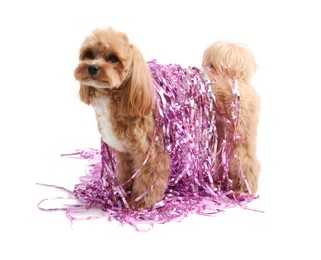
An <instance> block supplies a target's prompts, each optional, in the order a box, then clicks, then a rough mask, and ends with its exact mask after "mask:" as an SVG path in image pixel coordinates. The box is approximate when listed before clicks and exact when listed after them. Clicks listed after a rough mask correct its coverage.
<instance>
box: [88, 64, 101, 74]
mask: <svg viewBox="0 0 321 260" xmlns="http://www.w3.org/2000/svg"><path fill="white" fill-rule="evenodd" d="M99 70H100V68H99V67H98V66H97V65H89V66H88V73H89V74H90V75H96V74H97V72H98V71H99Z"/></svg>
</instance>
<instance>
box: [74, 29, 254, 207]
mask: <svg viewBox="0 0 321 260" xmlns="http://www.w3.org/2000/svg"><path fill="white" fill-rule="evenodd" d="M79 60H80V62H79V64H78V66H77V68H76V69H75V77H76V79H77V80H78V81H79V82H80V91H79V95H80V99H81V100H82V101H83V102H84V103H86V104H90V105H91V106H92V107H93V108H94V109H95V112H96V118H97V122H98V128H99V131H100V133H101V135H102V138H103V140H104V141H105V142H106V143H107V144H108V145H109V146H111V147H113V148H114V150H115V151H116V156H117V169H116V170H117V177H118V180H119V182H120V183H126V181H127V180H129V179H130V177H131V176H132V174H133V172H135V171H136V170H137V169H138V168H139V167H141V166H142V164H143V162H144V160H145V158H146V154H147V153H148V152H149V157H148V161H147V162H146V164H144V165H143V167H142V168H141V171H140V173H139V174H138V175H137V176H136V177H135V178H134V180H133V181H131V182H129V183H127V184H126V186H125V188H126V189H127V190H130V191H131V204H132V206H133V207H138V208H151V207H153V206H154V205H155V204H156V203H157V202H159V201H160V200H162V198H163V196H164V192H165V190H166V188H167V184H168V178H169V175H170V158H169V155H168V154H166V153H164V149H163V141H162V140H161V138H159V139H157V141H156V142H155V143H154V144H153V145H152V148H151V149H150V147H151V142H152V140H153V135H154V128H155V127H154V125H155V122H154V119H155V106H156V102H155V91H154V89H153V85H152V79H151V75H150V72H149V69H148V67H147V64H146V62H145V60H144V58H143V56H142V54H141V53H140V51H139V50H138V49H137V48H136V47H135V46H134V45H133V44H131V43H130V42H129V40H128V38H127V36H126V35H125V34H124V33H121V32H118V31H115V30H114V29H112V28H108V29H96V30H94V31H93V32H92V34H91V35H90V36H88V37H87V38H86V39H85V40H84V42H83V44H82V47H81V49H80V57H79ZM203 66H204V67H207V68H211V69H212V72H213V73H208V76H209V77H210V78H212V79H213V77H214V76H213V75H215V83H213V90H214V91H215V94H216V95H217V97H218V98H219V99H220V100H221V101H222V102H223V106H224V109H225V110H226V111H229V110H230V108H229V105H230V104H231V99H232V93H231V88H230V86H228V83H227V82H226V80H224V77H225V76H228V77H230V78H231V77H235V78H237V79H238V81H239V90H240V93H241V97H242V98H241V111H240V119H239V125H238V128H239V129H238V131H239V132H240V133H242V136H244V137H245V140H244V142H241V143H239V144H235V153H236V155H237V156H238V158H239V159H240V161H241V163H242V165H243V169H244V174H245V177H246V178H247V180H248V183H249V186H250V190H251V192H252V193H255V192H256V191H257V183H258V174H259V163H258V161H257V159H256V128H257V123H258V106H259V98H258V96H257V94H256V92H255V91H254V89H253V88H252V87H251V85H250V78H251V76H252V73H253V72H254V71H255V62H254V60H253V57H252V55H251V53H250V52H249V51H248V50H247V49H246V48H244V47H242V46H239V45H236V44H233V43H228V42H220V43H215V44H213V45H212V46H210V47H209V48H208V49H207V50H206V51H205V53H204V60H203ZM220 75H221V76H220ZM159 131H161V129H160V130H159ZM222 131H223V130H222V129H220V124H219V122H218V132H219V134H222V133H220V132H222ZM157 135H158V136H160V137H161V136H162V133H161V132H159V133H157ZM234 165H235V166H234ZM238 165H239V164H238V163H236V162H235V163H234V162H233V161H232V162H231V166H230V177H231V178H232V179H233V183H234V190H235V191H237V192H240V193H241V192H248V189H247V187H246V185H245V183H244V180H243V179H242V176H239V173H238V172H239V169H236V167H238ZM151 186H153V187H152V189H150V187H151ZM148 189H150V191H149V192H148V193H146V194H145V195H144V196H143V197H142V198H141V199H139V200H137V198H138V197H139V196H140V195H141V194H143V193H144V192H145V191H146V190H148Z"/></svg>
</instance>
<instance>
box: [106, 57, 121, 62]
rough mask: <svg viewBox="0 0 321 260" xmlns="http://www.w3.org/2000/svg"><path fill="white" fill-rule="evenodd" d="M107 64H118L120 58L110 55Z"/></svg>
mask: <svg viewBox="0 0 321 260" xmlns="http://www.w3.org/2000/svg"><path fill="white" fill-rule="evenodd" d="M106 61H107V62H110V63H116V62H117V61H119V60H118V58H117V57H116V56H115V55H109V56H108V57H107V59H106Z"/></svg>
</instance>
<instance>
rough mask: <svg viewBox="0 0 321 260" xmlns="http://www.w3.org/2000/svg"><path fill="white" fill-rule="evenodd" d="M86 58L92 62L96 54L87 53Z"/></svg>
mask: <svg viewBox="0 0 321 260" xmlns="http://www.w3.org/2000/svg"><path fill="white" fill-rule="evenodd" d="M85 58H86V59H89V60H92V59H93V58H94V53H93V52H92V51H87V52H86V53H85Z"/></svg>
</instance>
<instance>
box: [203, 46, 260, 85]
mask: <svg viewBox="0 0 321 260" xmlns="http://www.w3.org/2000/svg"><path fill="white" fill-rule="evenodd" d="M203 66H204V67H210V68H211V69H213V72H214V74H215V75H221V76H226V77H228V78H233V77H235V78H237V79H238V80H243V81H245V82H249V80H250V79H251V77H252V75H253V73H254V72H255V70H256V63H255V61H254V57H253V55H252V53H251V51H250V50H249V49H248V48H247V47H246V46H245V45H242V44H236V43H233V42H229V41H219V42H215V43H214V44H212V45H211V46H210V47H208V48H207V50H206V51H205V52H204V56H203Z"/></svg>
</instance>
